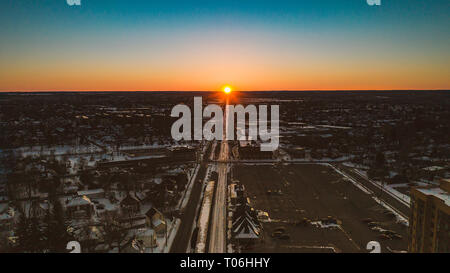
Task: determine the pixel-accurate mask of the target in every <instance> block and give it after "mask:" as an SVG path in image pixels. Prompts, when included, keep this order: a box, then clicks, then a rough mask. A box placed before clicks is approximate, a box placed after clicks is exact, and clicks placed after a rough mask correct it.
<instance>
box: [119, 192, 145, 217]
mask: <svg viewBox="0 0 450 273" xmlns="http://www.w3.org/2000/svg"><path fill="white" fill-rule="evenodd" d="M120 208H121V210H122V213H123V214H126V215H136V214H138V213H140V212H141V202H139V200H138V199H137V198H136V197H135V196H132V195H131V194H127V196H126V197H125V198H124V199H123V200H122V201H121V202H120Z"/></svg>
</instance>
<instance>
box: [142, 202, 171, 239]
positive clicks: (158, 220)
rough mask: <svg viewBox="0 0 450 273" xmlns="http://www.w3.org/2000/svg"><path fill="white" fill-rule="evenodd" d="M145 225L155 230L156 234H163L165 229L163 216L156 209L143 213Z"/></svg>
mask: <svg viewBox="0 0 450 273" xmlns="http://www.w3.org/2000/svg"><path fill="white" fill-rule="evenodd" d="M145 216H146V218H147V225H148V226H150V227H151V228H153V229H154V230H155V232H156V233H157V234H164V233H165V232H166V229H167V224H166V220H165V218H164V215H163V214H162V213H161V212H160V211H159V210H157V209H156V208H151V209H149V210H148V211H147V213H145Z"/></svg>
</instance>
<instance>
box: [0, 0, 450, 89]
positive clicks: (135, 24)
mask: <svg viewBox="0 0 450 273" xmlns="http://www.w3.org/2000/svg"><path fill="white" fill-rule="evenodd" d="M449 17H450V1H449V0H426V1H425V0H381V6H369V5H368V4H367V3H366V0H320V1H318V0H277V1H268V0H267V1H266V0H191V1H190V0H81V6H69V5H67V3H66V0H2V1H0V91H114V90H123V91H127V90H129V91H152V90H158V91H164V90H167V91H172V90H180V91H181V90H186V91H192V90H198V91H206V90H219V89H220V88H221V87H222V86H224V85H230V86H232V87H233V89H235V90H241V91H252V90H394V89H450V18H449Z"/></svg>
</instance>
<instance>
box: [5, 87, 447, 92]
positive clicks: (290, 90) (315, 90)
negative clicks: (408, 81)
mask: <svg viewBox="0 0 450 273" xmlns="http://www.w3.org/2000/svg"><path fill="white" fill-rule="evenodd" d="M343 91H345V92H368V91H370V92H383V91H384V92H386V91H450V88H448V89H445V88H443V89H441V88H439V89H278V90H234V91H233V92H343ZM89 92H104V93H107V92H109V93H113V92H118V93H120V92H122V93H123V92H222V91H221V90H13V91H0V93H89Z"/></svg>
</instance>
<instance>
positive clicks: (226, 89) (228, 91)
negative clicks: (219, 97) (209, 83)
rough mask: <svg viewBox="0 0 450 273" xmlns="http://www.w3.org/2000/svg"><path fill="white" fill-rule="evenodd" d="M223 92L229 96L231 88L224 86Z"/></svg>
mask: <svg viewBox="0 0 450 273" xmlns="http://www.w3.org/2000/svg"><path fill="white" fill-rule="evenodd" d="M223 92H225V93H226V94H230V93H231V87H229V86H225V87H224V88H223Z"/></svg>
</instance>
